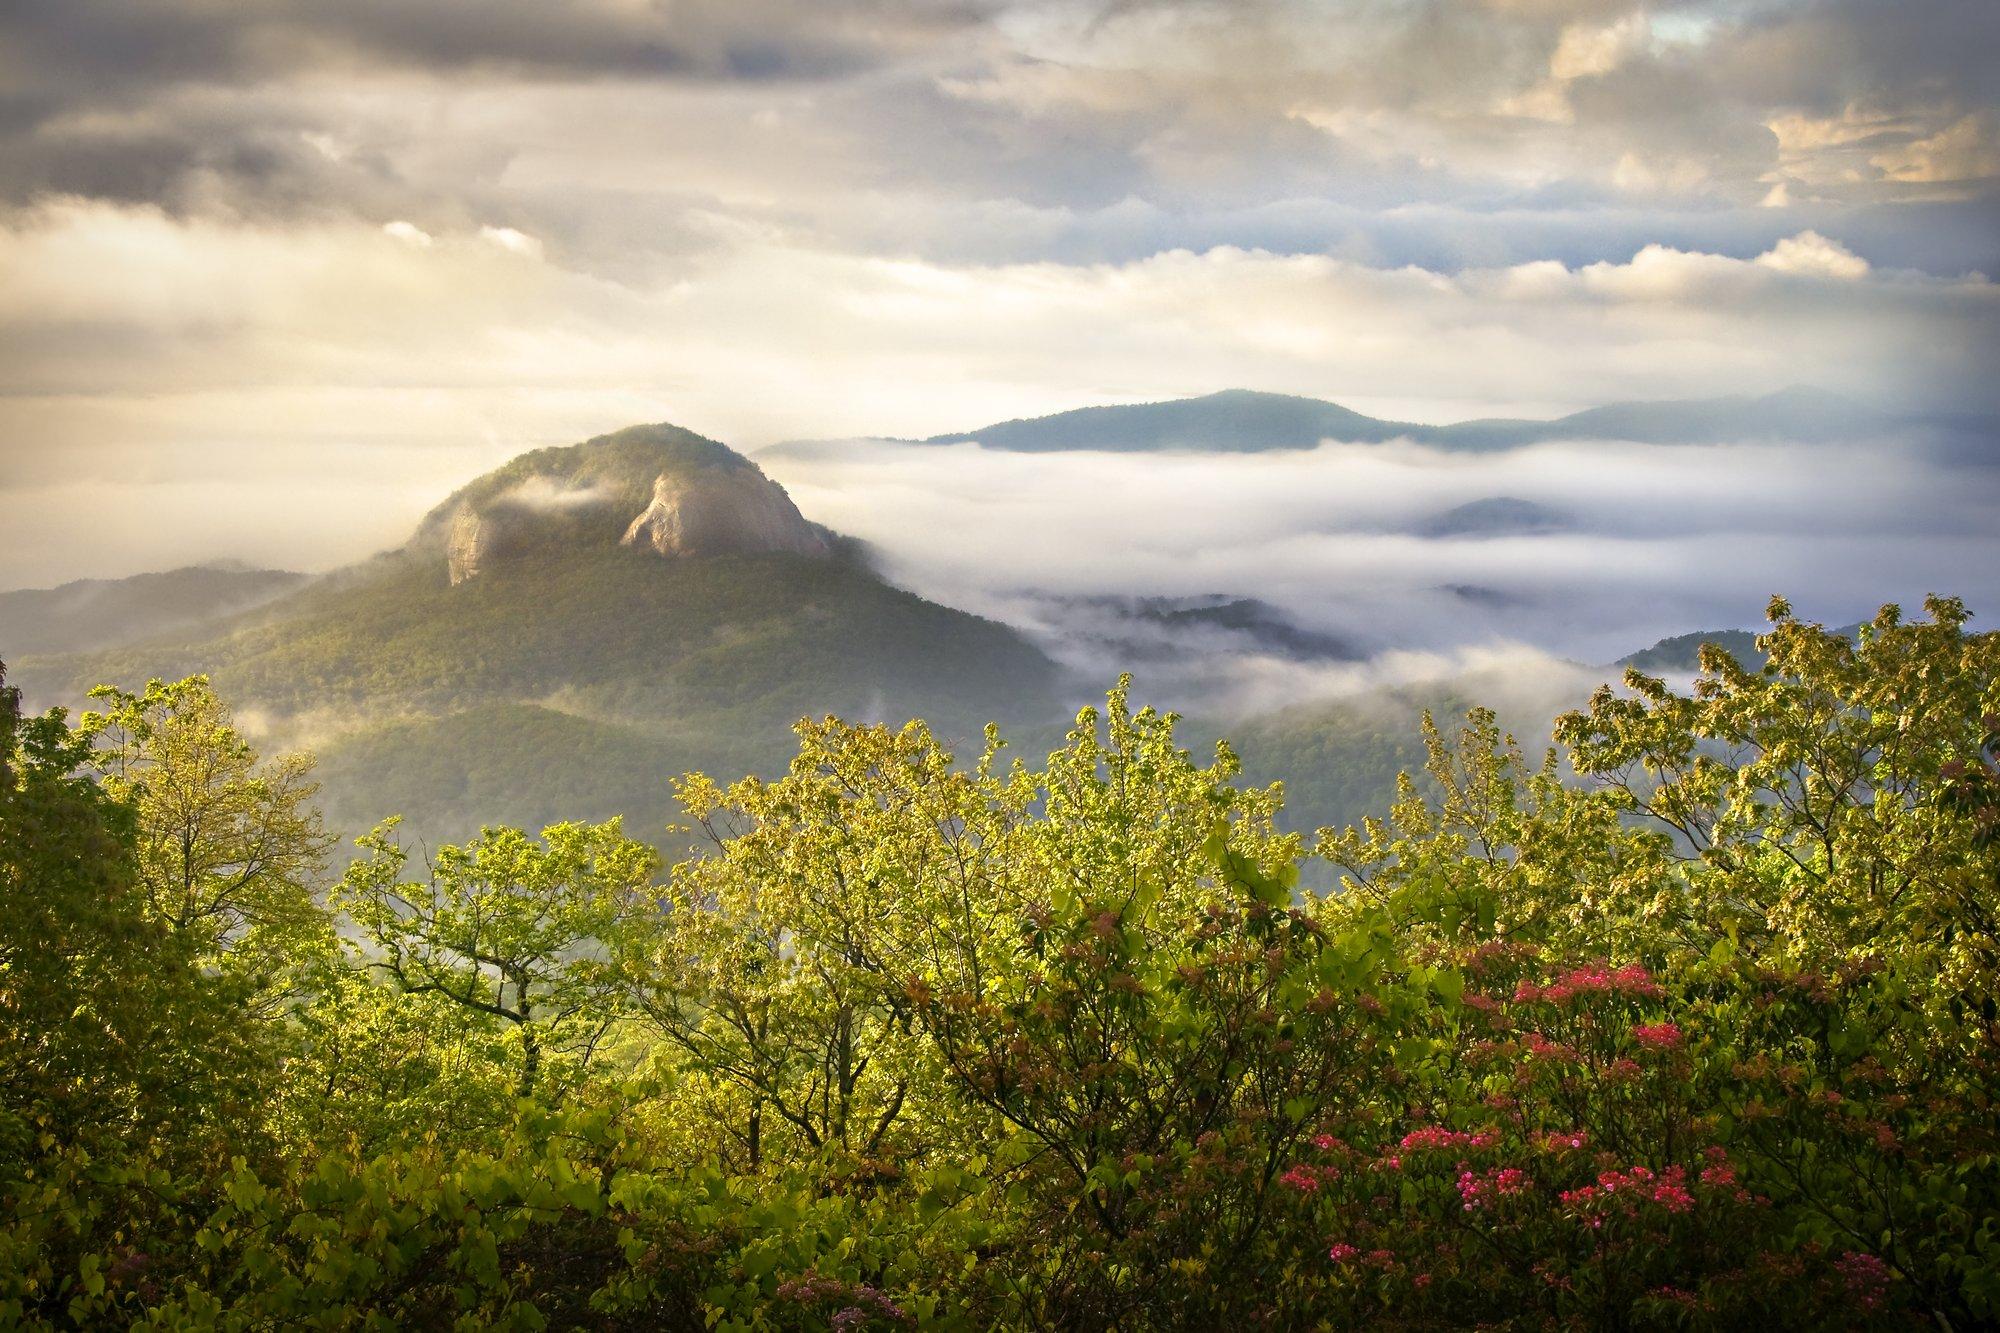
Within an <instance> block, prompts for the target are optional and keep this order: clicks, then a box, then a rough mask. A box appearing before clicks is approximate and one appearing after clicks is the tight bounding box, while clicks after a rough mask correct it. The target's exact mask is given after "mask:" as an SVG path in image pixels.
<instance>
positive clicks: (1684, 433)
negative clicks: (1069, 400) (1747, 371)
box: [763, 387, 1991, 457]
mask: <svg viewBox="0 0 2000 1333" xmlns="http://www.w3.org/2000/svg"><path fill="white" fill-rule="evenodd" d="M1920 424H1923V423H1919V422H1917V421H1916V420H1914V419H1903V418H1895V417H1889V416H1885V415H1883V414H1881V413H1878V412H1876V411H1874V410H1873V409H1871V408H1868V407H1864V406H1862V405H1861V404H1859V403H1855V402H1851V401H1849V400H1848V399H1845V398H1842V397H1840V396H1838V395H1836V394H1831V393H1826V392H1823V391H1821V390H1818V389H1809V388H1803V387H1795V388H1790V389H1785V390H1782V391H1780V392H1778V393H1773V394H1768V395H1765V396H1763V397H1758V398H1751V397H1733V398H1707V399H1694V400H1687V401H1674V402H1638V403H1610V404H1607V405H1605V406H1603V407H1593V408H1589V409H1587V410H1585V411H1581V412H1575V413H1572V414H1570V415H1569V416H1565V417H1557V418H1555V419H1554V420H1550V421H1533V420H1517V419H1513V418H1483V419H1479V420H1474V421H1462V422H1458V423H1456V424H1454V425H1446V426H1433V425H1425V424H1422V423H1418V422H1408V421H1384V420H1381V419H1379V418H1376V417H1371V416H1366V415H1364V414H1362V413H1360V412H1356V411H1353V410H1352V409H1350V408H1346V407H1342V406H1341V405H1340V404H1338V403H1330V402H1325V401H1322V400H1320V399H1317V398H1299V397H1294V396H1292V395H1289V394H1278V393H1261V392H1257V391H1254V390H1250V389H1228V390H1225V391H1223V392H1221V393H1211V394H1207V395H1204V396H1202V397H1199V398H1181V399H1175V400H1172V401H1169V402H1161V403H1135V404H1130V405H1123V406H1110V407H1083V408H1077V409H1075V410H1073V411H1069V412H1058V413H1056V414H1055V415H1053V416H1045V417H1031V418H1027V419H1023V420H1016V421H1001V422H996V423H994V424H993V425H990V426H982V427H980V428H979V429H977V430H968V431H956V432H953V433H951V434H948V435H933V436H931V437H930V438H929V439H925V440H916V441H901V443H915V444H978V445H980V446H982V447H984V448H987V449H1002V450H1008V451H1011V452H1016V453H1055V452H1063V451H1075V450H1092V451H1100V452H1110V453H1159V452H1172V451H1187V452H1203V453H1261V452H1268V451H1273V450H1283V449H1311V448H1315V447H1317V446H1318V445H1319V444H1320V443H1321V442H1323V441H1326V440H1341V441H1351V442H1361V443H1380V442H1383V441H1387V440H1394V439H1408V440H1413V441H1416V442H1417V443H1420V444H1430V445H1436V446H1438V447H1440V448H1446V449H1457V450H1467V451H1475V452H1476V451H1483V450H1497V449H1515V448H1520V447H1523V446H1525V445H1530V444H1535V443H1539V442H1542V441H1547V440H1595V439H1603V440H1628V441H1633V442H1636V443H1642V444H1715V443H1728V442H1736V441H1749V440H1783V441H1794V442H1800V443H1811V442H1814V441H1823V440H1835V439H1851V438H1855V437H1858V436H1862V435H1865V434H1867V433H1870V432H1877V431H1882V430H1885V429H1890V428H1895V427H1899V426H1915V425H1920ZM1932 424H1935V423H1932ZM1986 424H1987V425H1990V424H1991V423H1986ZM1967 429H1970V428H1969V427H1968V428H1967ZM837 447H838V443H837V442H835V441H830V440H795V441H789V442H787V443H784V444H777V445H773V446H771V447H770V448H769V449H767V450H764V451H763V452H764V453H767V454H770V455H772V456H774V457H783V456H798V457H811V456H815V455H820V454H824V453H825V452H827V451H828V450H829V449H835V448H837Z"/></svg>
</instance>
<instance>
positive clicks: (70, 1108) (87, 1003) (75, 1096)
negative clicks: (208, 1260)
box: [0, 672, 270, 1325]
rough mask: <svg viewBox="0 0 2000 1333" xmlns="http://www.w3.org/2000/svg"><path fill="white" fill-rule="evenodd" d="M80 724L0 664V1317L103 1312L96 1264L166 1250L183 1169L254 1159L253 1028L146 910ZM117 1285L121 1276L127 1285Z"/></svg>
mask: <svg viewBox="0 0 2000 1333" xmlns="http://www.w3.org/2000/svg"><path fill="white" fill-rule="evenodd" d="M91 758H92V751H91V743H90V738H89V736H87V735H85V734H80V733H78V732H77V731H74V730H72V729H71V728H70V727H69V726H68V724H67V721H66V719H65V717H64V715H63V714H62V713H61V712H60V711H56V712H51V713H48V714H46V715H44V716H41V717H24V716H23V715H22V713H21V710H20V695H19V693H18V691H16V690H13V689H11V688H7V687H6V686H5V684H4V672H0V1323H4V1324H9V1325H14V1324H19V1323H23V1322H40V1321H41V1320H44V1319H62V1318H65V1317H68V1318H75V1319H78V1320H79V1321H80V1322H88V1321H89V1320H91V1319H93V1318H98V1317H111V1315H112V1312H113V1311H114V1310H115V1309H116V1308H117V1305H118V1301H119V1297H120V1293H119V1292H118V1291H116V1290H114V1289H112V1287H111V1285H110V1284H108V1282H107V1279H106V1277H105V1273H106V1270H107V1269H108V1268H109V1267H111V1266H113V1265H116V1264H118V1263H120V1262H125V1261H126V1257H127V1256H128V1254H129V1252H130V1251H131V1250H132V1247H133V1246H134V1245H136V1244H139V1243H140V1241H139V1237H140V1236H141V1235H144V1236H145V1240H144V1242H143V1244H145V1245H146V1246H152V1245H155V1244H156V1243H157V1244H160V1245H165V1246H167V1247H168V1250H169V1253H168V1254H167V1255H165V1256H162V1257H161V1258H160V1259H159V1261H158V1262H157V1263H155V1262H153V1261H150V1260H149V1261H147V1265H146V1266H151V1267H155V1268H158V1269H162V1270H167V1271H171V1269H172V1266H173V1262H174V1258H175V1256H174V1255H173V1253H172V1251H171V1245H170V1242H171V1240H172V1239H173V1237H174V1236H175V1233H176V1228H177V1227H178V1226H179V1225H180V1223H181V1221H182V1220H183V1219H182V1217H181V1215H180V1214H179V1212H178V1201H179V1199H180V1197H181V1195H182V1194H183V1192H184V1191H183V1184H184V1182H185V1181H186V1180H187V1179H188V1178H189V1177H193V1178H194V1180H195V1181H196V1182H197V1183H198V1182H199V1178H200V1173H201V1172H202V1170H203V1169H204V1168H207V1167H212V1166H213V1165H214V1164H215V1163H217V1162H218V1161H222V1160H226V1158H227V1157H228V1156H229V1155H230V1154H232V1153H235V1154H241V1155H246V1156H261V1147H260V1133H259V1110H260V1107H261V1105H262V1103H263V1101H264V1097H265V1094H266V1091H267V1089H268V1086H269V1077H270V1062H269V1055H270V1052H269V1040H268V1034H267V1033H266V1032H264V1031H262V1030H261V1029H260V1028H259V1026H258V1025H257V1024H255V1023H250V1022H246V1021H245V1020H246V1014H245V1012H244V1009H243V1004H242V1001H243V994H242V990H241V987H240V986H238V985H236V984H235V983H234V982H233V981H232V980H231V979H230V978H227V977H221V976H217V975H214V974H213V973H211V972H209V971H207V970H205V969H204V968H202V967H201V966H200V959H199V957H198V956H197V954H196V952H195V951H194V950H193V949H192V948H191V947H190V944H189V941H188V940H186V939H185V938H184V937H182V936H180V935H178V934H176V933H174V932H172V931H170V930H168V929H167V928H166V926H165V925H164V924H163V923H162V922H161V921H159V920H158V919H157V918H156V917H154V916H153V915H152V914H151V912H150V911H149V910H148V907H147V899H146V894H145V890H144V889H143V887H142V885H141V881H140V879H139V874H138V861H137V857H136V855H135V851H134V841H135V825H136V820H135V811H134V810H133V808H132V807H131V806H130V805H129V804H127V803H126V802H125V801H123V800H120V799H119V798H118V797H117V796H116V794H114V793H113V792H112V791H110V790H107V789H106V787H105V786H103V785H101V784H99V783H98V782H96V781H94V780H93V779H92V777H91V767H90V764H91ZM125 1294H126V1295H129V1294H130V1293H129V1292H127V1293H125Z"/></svg>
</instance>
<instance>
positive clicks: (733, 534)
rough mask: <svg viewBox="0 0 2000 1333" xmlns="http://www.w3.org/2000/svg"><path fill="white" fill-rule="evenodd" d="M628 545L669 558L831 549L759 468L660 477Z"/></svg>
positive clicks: (631, 528) (627, 535)
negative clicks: (693, 475) (645, 548)
mask: <svg viewBox="0 0 2000 1333" xmlns="http://www.w3.org/2000/svg"><path fill="white" fill-rule="evenodd" d="M623 541H624V543H625V545H627V546H643V547H648V548H650V549H652V550H654V551H657V552H658V553H659V554H661V555H666V556H702V555H736V554H744V553H751V552H759V551H782V552H785V553H787V554H790V555H812V556H821V555H825V554H826V553H827V551H828V549H829V548H828V546H827V541H826V538H825V537H824V536H822V535H821V533H820V531H819V529H817V528H815V527H814V526H813V525H812V524H810V523H808V522H806V520H805V516H804V515H802V514H801V513H799V509H798V506H797V505H795V504H793V503H792V497H791V496H789V495H787V494H785V488H784V487H782V486H780V485H779V484H778V483H777V482H775V481H772V480H771V479H770V478H769V477H767V476H765V475H764V474H763V473H762V472H760V471H758V469H757V468H756V467H755V466H754V465H751V466H747V467H743V468H738V469H736V470H734V471H730V472H726V473H705V474H702V475H699V476H695V477H692V478H682V477H676V476H672V475H669V474H665V473H662V474H661V475H660V476H658V477H655V478H654V479H653V499H652V501H651V503H649V504H648V505H647V506H646V507H645V509H643V510H641V511H640V513H639V516H638V517H637V518H635V519H633V520H632V522H631V525H630V526H629V527H627V528H626V529H625V536H624V538H623Z"/></svg>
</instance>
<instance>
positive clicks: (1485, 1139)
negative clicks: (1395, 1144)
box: [1399, 1125, 1496, 1152]
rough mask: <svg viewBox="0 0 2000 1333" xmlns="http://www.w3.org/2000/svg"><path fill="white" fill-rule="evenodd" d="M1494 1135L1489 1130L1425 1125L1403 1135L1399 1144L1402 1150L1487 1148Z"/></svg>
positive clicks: (1490, 1144)
mask: <svg viewBox="0 0 2000 1333" xmlns="http://www.w3.org/2000/svg"><path fill="white" fill-rule="evenodd" d="M1495 1137H1496V1136H1495V1135H1494V1134H1493V1132H1492V1131H1491V1130H1486V1131H1482V1132H1480V1133H1477V1134H1468V1133H1466V1132H1465V1131H1463V1130H1456V1129H1445V1128H1444V1127H1443V1126H1441V1125H1425V1126H1424V1127H1423V1128H1422V1129H1413V1130H1411V1131H1410V1132H1409V1133H1407V1134H1405V1135H1403V1141H1402V1143H1401V1144H1400V1145H1399V1146H1400V1147H1401V1148H1402V1149H1403V1151H1404V1152H1417V1151H1420V1150H1422V1149H1425V1148H1488V1147H1491V1146H1492V1145H1493V1142H1494V1139H1495Z"/></svg>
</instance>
